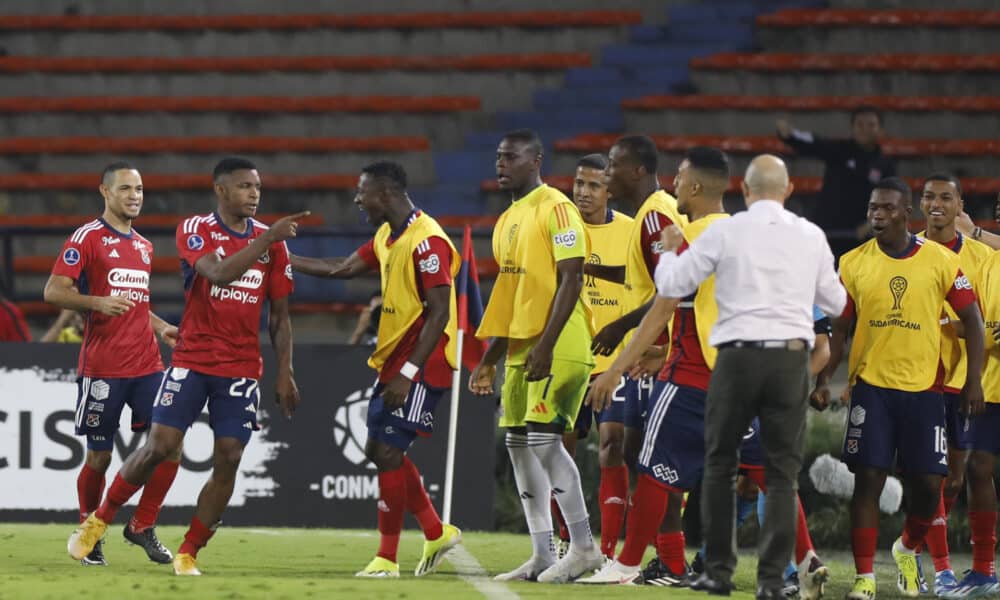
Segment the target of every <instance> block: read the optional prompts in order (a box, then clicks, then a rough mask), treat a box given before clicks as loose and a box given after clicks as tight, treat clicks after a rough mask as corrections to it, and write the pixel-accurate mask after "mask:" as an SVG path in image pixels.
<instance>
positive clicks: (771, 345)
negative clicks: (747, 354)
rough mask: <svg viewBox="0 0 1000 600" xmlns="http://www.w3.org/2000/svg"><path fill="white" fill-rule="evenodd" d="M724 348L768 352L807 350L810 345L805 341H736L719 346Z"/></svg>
mask: <svg viewBox="0 0 1000 600" xmlns="http://www.w3.org/2000/svg"><path fill="white" fill-rule="evenodd" d="M723 348H761V349H768V350H806V349H808V348H809V344H808V343H807V342H806V341H805V340H735V341H732V342H724V343H722V344H719V350H722V349H723Z"/></svg>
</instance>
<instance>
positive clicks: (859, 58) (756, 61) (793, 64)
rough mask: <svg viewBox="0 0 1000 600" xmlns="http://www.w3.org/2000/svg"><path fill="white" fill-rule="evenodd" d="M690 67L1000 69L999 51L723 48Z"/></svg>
mask: <svg viewBox="0 0 1000 600" xmlns="http://www.w3.org/2000/svg"><path fill="white" fill-rule="evenodd" d="M691 67H692V68H696V69H707V70H734V69H738V70H743V71H920V72H934V73H950V72H954V71H966V72H968V71H978V72H983V71H989V72H995V71H1000V55H997V54H874V55H867V54H790V53H762V54H744V53H739V52H724V53H721V54H715V55H712V56H707V57H703V58H695V59H692V61H691Z"/></svg>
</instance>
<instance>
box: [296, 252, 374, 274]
mask: <svg viewBox="0 0 1000 600" xmlns="http://www.w3.org/2000/svg"><path fill="white" fill-rule="evenodd" d="M288 258H289V259H290V260H291V262H292V269H293V270H294V271H296V272H298V273H304V274H305V275H312V276H313V277H329V278H332V279H353V278H355V277H357V276H358V275H361V274H364V273H367V272H368V271H371V270H372V269H371V267H370V266H368V263H366V262H365V261H364V260H362V258H361V257H360V256H359V255H358V253H357V252H355V253H353V254H351V255H350V256H348V257H347V258H313V257H309V256H298V255H295V254H292V253H291V252H289V253H288Z"/></svg>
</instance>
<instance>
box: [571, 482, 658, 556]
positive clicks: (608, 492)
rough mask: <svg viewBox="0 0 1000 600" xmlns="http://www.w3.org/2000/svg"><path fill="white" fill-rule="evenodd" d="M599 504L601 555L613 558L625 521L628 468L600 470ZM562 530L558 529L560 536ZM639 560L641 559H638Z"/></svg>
mask: <svg viewBox="0 0 1000 600" xmlns="http://www.w3.org/2000/svg"><path fill="white" fill-rule="evenodd" d="M597 497H598V500H599V501H600V503H601V554H603V555H604V556H607V557H608V558H614V557H615V546H617V545H618V535H619V534H620V533H621V530H622V524H623V523H624V521H625V500H626V498H628V467H626V466H625V465H620V466H617V467H602V468H601V485H600V488H599V489H598V492H597ZM561 533H562V528H560V534H561ZM640 560H641V559H640Z"/></svg>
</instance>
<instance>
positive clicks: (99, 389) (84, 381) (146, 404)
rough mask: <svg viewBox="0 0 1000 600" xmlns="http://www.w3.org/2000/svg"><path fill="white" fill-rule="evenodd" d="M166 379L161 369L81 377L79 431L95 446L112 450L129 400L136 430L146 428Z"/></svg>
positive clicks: (134, 429) (77, 423)
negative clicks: (110, 376) (134, 374)
mask: <svg viewBox="0 0 1000 600" xmlns="http://www.w3.org/2000/svg"><path fill="white" fill-rule="evenodd" d="M162 379H163V373H161V372H159V371H157V372H155V373H150V374H149V375H143V376H142V377H129V378H122V379H94V378H93V377H81V378H79V379H77V380H76V387H77V396H76V418H75V419H74V421H75V423H76V435H85V436H87V448H89V449H91V450H98V451H104V450H111V449H112V448H113V447H114V444H115V432H117V431H118V422H119V420H120V419H121V415H122V408H124V407H125V405H126V404H127V405H128V406H129V408H130V409H131V410H132V431H146V430H147V429H149V421H150V414H151V412H152V409H153V399H154V398H156V390H157V389H159V387H160V381H161V380H162Z"/></svg>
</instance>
